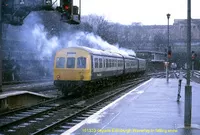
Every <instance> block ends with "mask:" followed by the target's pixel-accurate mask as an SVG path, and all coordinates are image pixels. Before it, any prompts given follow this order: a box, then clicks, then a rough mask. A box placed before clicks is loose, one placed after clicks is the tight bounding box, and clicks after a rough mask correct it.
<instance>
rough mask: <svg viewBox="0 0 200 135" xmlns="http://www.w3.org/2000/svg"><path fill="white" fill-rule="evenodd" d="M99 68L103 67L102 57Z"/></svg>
mask: <svg viewBox="0 0 200 135" xmlns="http://www.w3.org/2000/svg"><path fill="white" fill-rule="evenodd" d="M99 68H102V59H99Z"/></svg>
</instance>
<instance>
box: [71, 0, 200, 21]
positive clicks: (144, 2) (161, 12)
mask: <svg viewBox="0 0 200 135" xmlns="http://www.w3.org/2000/svg"><path fill="white" fill-rule="evenodd" d="M74 1H78V0H74ZM81 3H82V4H81V14H82V15H89V14H96V15H100V16H104V17H105V19H106V20H108V21H111V22H118V23H121V24H125V25H129V24H131V23H133V22H141V23H142V24H143V25H166V24H167V16H166V14H167V13H170V14H171V16H170V20H169V23H170V24H173V22H174V19H186V18H187V0H81ZM191 3H192V7H191V17H192V18H193V19H199V18H200V14H199V13H200V8H199V5H200V0H191Z"/></svg>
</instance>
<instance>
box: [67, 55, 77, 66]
mask: <svg viewBox="0 0 200 135" xmlns="http://www.w3.org/2000/svg"><path fill="white" fill-rule="evenodd" d="M66 67H67V68H75V58H74V57H68V58H67V66H66Z"/></svg>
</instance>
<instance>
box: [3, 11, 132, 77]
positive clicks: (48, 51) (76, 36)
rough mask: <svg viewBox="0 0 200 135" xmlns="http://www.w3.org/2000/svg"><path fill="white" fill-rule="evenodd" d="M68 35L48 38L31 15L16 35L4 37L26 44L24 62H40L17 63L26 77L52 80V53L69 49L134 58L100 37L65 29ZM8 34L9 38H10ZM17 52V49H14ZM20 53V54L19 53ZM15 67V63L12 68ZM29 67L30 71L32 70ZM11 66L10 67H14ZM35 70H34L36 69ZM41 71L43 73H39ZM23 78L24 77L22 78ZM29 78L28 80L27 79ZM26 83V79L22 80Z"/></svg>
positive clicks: (35, 18) (41, 26) (126, 51)
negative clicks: (29, 72) (89, 50)
mask: <svg viewBox="0 0 200 135" xmlns="http://www.w3.org/2000/svg"><path fill="white" fill-rule="evenodd" d="M10 27H11V29H16V27H14V28H13V27H12V26H10ZM68 27H69V29H68V32H65V33H60V37H56V36H53V37H51V38H50V37H48V34H49V33H48V32H47V31H46V30H45V27H44V25H43V21H42V20H41V19H40V16H39V15H38V14H37V12H33V13H31V14H30V15H29V16H28V17H27V19H26V20H25V21H24V25H23V26H21V27H18V28H19V29H20V30H21V31H20V32H19V33H15V34H14V33H13V32H12V30H9V29H8V31H11V32H8V34H7V36H10V34H12V36H13V37H14V38H15V39H18V40H19V41H21V40H22V41H24V40H25V41H26V42H25V43H24V44H23V45H22V46H23V48H26V49H25V50H24V52H27V54H26V55H25V53H24V54H23V57H24V58H25V59H26V60H40V61H41V62H38V63H37V62H35V63H32V62H30V61H29V63H27V62H25V63H26V64H25V63H24V62H21V63H20V62H19V63H18V65H20V67H21V69H23V72H24V71H25V72H26V71H28V70H30V71H31V72H32V73H31V74H29V75H35V76H40V75H41V74H42V76H43V75H44V72H46V73H47V71H48V73H50V74H51V76H52V68H53V57H52V56H54V55H55V52H56V51H57V50H59V49H61V48H64V47H72V46H86V47H90V48H95V49H99V50H106V51H110V52H116V53H121V54H124V55H128V54H130V55H135V52H134V51H133V50H128V49H125V48H119V45H111V44H109V43H108V42H106V41H104V40H103V39H102V38H101V37H99V36H97V35H94V34H93V33H86V32H82V31H75V30H73V27H71V26H68ZM9 33H10V34H9ZM16 49H17V48H16ZM20 51H22V50H20ZM12 57H14V58H18V56H12ZM47 58H49V59H50V60H52V61H51V62H50V63H43V62H42V60H46V59H47ZM13 65H14V66H16V63H15V64H13ZM31 65H32V67H31ZM14 66H13V67H14ZM36 67H37V68H36ZM42 68H44V70H41V69H42ZM17 72H20V73H18V74H22V71H17ZM24 76H26V75H24ZM30 78H31V77H30ZM24 79H25V78H24Z"/></svg>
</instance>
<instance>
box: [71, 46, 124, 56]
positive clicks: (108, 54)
mask: <svg viewBox="0 0 200 135" xmlns="http://www.w3.org/2000/svg"><path fill="white" fill-rule="evenodd" d="M69 48H78V49H83V50H85V51H87V52H88V53H90V54H94V55H106V56H115V57H122V55H121V54H119V53H114V52H110V51H103V50H97V49H93V48H89V47H85V46H77V47H69Z"/></svg>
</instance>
